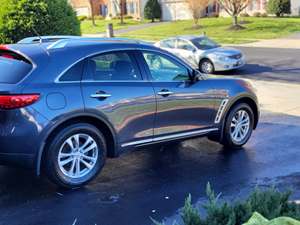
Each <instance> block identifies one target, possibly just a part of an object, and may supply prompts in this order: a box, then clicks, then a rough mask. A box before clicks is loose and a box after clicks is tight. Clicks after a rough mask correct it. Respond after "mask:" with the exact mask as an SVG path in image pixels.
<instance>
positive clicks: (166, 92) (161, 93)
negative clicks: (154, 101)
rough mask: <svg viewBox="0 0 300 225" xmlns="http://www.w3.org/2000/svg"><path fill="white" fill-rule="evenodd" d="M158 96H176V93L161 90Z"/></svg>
mask: <svg viewBox="0 0 300 225" xmlns="http://www.w3.org/2000/svg"><path fill="white" fill-rule="evenodd" d="M157 94H158V95H161V96H168V95H172V94H174V92H172V91H168V90H161V91H159V92H157Z"/></svg>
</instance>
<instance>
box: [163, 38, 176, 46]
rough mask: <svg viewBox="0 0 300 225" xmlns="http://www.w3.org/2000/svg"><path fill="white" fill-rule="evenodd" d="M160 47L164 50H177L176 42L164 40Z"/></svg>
mask: <svg viewBox="0 0 300 225" xmlns="http://www.w3.org/2000/svg"><path fill="white" fill-rule="evenodd" d="M160 47H162V48H175V40H174V39H171V40H164V41H161V42H160Z"/></svg>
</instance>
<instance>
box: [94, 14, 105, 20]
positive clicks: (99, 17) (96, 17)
mask: <svg viewBox="0 0 300 225" xmlns="http://www.w3.org/2000/svg"><path fill="white" fill-rule="evenodd" d="M94 19H95V20H104V17H103V16H101V15H97V16H94Z"/></svg>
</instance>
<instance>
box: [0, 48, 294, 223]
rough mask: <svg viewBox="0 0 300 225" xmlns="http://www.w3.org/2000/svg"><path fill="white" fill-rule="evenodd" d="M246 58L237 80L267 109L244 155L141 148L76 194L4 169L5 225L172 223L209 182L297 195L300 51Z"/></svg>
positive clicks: (199, 147) (214, 149) (233, 192)
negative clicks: (241, 79)
mask: <svg viewBox="0 0 300 225" xmlns="http://www.w3.org/2000/svg"><path fill="white" fill-rule="evenodd" d="M243 51H244V52H245V53H246V55H247V58H248V60H249V65H247V66H246V67H245V69H243V70H241V73H242V75H237V74H236V75H235V76H241V77H245V78H248V79H250V80H251V81H252V82H253V84H254V85H255V86H256V88H257V89H258V94H259V96H262V97H261V106H262V110H263V111H262V118H261V122H260V124H259V126H258V129H257V130H256V131H255V132H254V135H253V137H252V138H251V140H250V142H249V143H248V144H247V145H246V146H245V148H244V149H242V150H239V151H229V149H223V148H222V147H221V146H220V145H219V144H216V143H213V142H210V141H208V140H207V139H194V140H190V141H186V142H183V143H181V144H179V145H165V146H161V147H158V146H156V147H151V148H148V149H142V150H140V151H136V152H133V153H131V154H127V155H123V156H122V157H120V158H118V159H111V160H108V162H107V165H106V167H105V169H104V171H103V173H102V174H101V175H100V176H99V177H98V178H97V179H96V180H95V181H94V182H93V183H92V184H90V185H88V186H87V187H86V188H84V189H80V190H73V191H64V190H60V189H57V188H56V187H55V186H53V185H52V184H51V183H49V182H48V181H47V180H46V179H44V178H35V177H34V176H33V174H32V173H31V172H29V171H24V170H22V169H11V168H6V167H0V225H19V224H20V225H43V224H45V225H75V224H77V225H95V224H98V225H123V224H126V225H148V224H151V220H150V217H153V218H155V219H159V220H160V219H163V218H165V217H167V218H166V220H167V221H171V220H173V219H174V218H175V219H176V210H177V209H178V208H180V207H181V206H182V204H183V201H184V198H185V197H186V195H187V194H188V193H191V194H192V196H193V199H194V200H195V201H196V200H198V201H201V200H202V199H203V197H204V189H205V185H206V183H207V182H208V181H209V182H211V184H212V185H213V187H214V188H215V189H216V191H217V192H222V193H223V195H224V196H229V197H236V196H244V195H245V194H247V193H248V192H249V191H250V190H251V189H252V188H253V187H254V186H256V185H272V184H276V185H278V186H279V187H280V188H287V187H292V188H294V189H295V190H297V189H299V187H300V182H299V178H300V166H299V161H300V138H299V135H300V106H299V105H298V104H300V101H297V96H300V68H299V67H300V66H299V58H300V57H299V56H300V51H296V50H287V51H285V50H282V49H266V50H264V49H261V48H260V49H252V48H243ZM280 58H281V59H280ZM297 62H298V63H297ZM297 64H298V65H297ZM255 65H258V66H255ZM262 68H266V69H262ZM236 73H237V72H236ZM225 75H226V76H230V74H229V73H226V74H225ZM278 104H279V106H278ZM298 197H299V198H300V193H299V192H298V191H296V192H295V194H294V198H295V199H298Z"/></svg>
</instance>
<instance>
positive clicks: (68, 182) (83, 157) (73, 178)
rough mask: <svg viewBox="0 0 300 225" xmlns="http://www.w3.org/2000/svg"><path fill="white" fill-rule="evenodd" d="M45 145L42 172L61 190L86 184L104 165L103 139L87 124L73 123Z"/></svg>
mask: <svg viewBox="0 0 300 225" xmlns="http://www.w3.org/2000/svg"><path fill="white" fill-rule="evenodd" d="M48 146H49V147H48V149H47V152H46V160H45V167H46V168H45V169H46V172H47V174H48V176H49V178H50V179H51V180H52V181H54V182H55V183H56V184H57V185H59V186H61V187H65V188H76V187H80V186H83V185H85V184H86V183H88V182H90V181H91V180H92V179H93V178H94V177H95V176H96V175H97V174H98V173H99V172H100V171H101V169H102V168H103V166H104V163H105V157H106V144H105V139H104V136H103V135H102V133H101V132H100V131H99V130H98V129H97V128H96V127H94V126H92V125H90V124H86V123H80V124H74V125H71V126H68V127H66V128H64V129H62V130H61V131H60V132H58V133H57V134H56V135H55V137H54V138H53V139H52V140H51V141H50V143H48Z"/></svg>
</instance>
